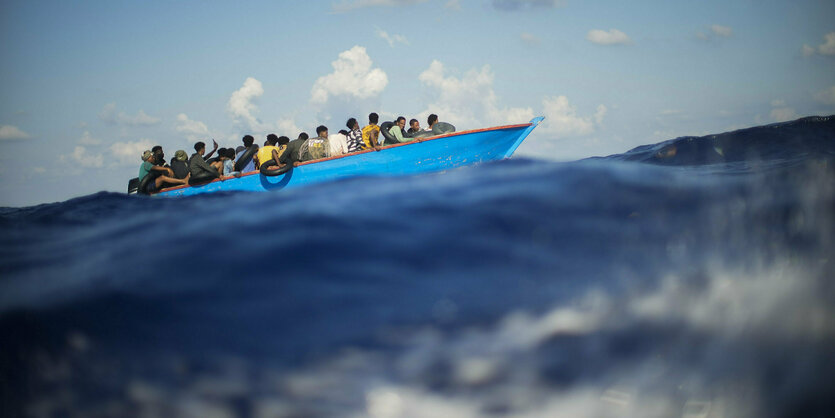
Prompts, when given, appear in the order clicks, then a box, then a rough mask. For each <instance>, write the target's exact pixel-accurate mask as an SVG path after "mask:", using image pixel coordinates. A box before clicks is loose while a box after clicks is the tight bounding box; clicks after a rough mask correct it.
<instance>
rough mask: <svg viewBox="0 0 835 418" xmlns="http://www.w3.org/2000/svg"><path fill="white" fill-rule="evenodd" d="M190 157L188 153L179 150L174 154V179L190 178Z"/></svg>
mask: <svg viewBox="0 0 835 418" xmlns="http://www.w3.org/2000/svg"><path fill="white" fill-rule="evenodd" d="M186 160H188V155H186V152H185V151H183V150H181V149H179V150H177V152H175V153H174V158H172V159H171V170H173V171H174V177H176V178H178V179H184V178H186V177H187V176H188V163H187V162H186Z"/></svg>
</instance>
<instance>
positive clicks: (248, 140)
mask: <svg viewBox="0 0 835 418" xmlns="http://www.w3.org/2000/svg"><path fill="white" fill-rule="evenodd" d="M242 140H243V143H244V145H243V146H239V147H238V149H237V152H236V155H235V160H239V159H240V158H241V156H242V155H244V153H246V151H247V150H248V149H249V147H251V146H252V144H253V143H254V142H255V138H253V137H252V135H244V137H243V139H242ZM250 171H255V161H254V159H250V160H249V162H248V163H246V165H245V166H243V168H242V169H241V172H243V173H249V172H250Z"/></svg>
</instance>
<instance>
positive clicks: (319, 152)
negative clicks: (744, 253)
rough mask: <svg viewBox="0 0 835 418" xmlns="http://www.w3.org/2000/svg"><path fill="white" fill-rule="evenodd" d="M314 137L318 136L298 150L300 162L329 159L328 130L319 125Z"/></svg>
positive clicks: (305, 142)
mask: <svg viewBox="0 0 835 418" xmlns="http://www.w3.org/2000/svg"><path fill="white" fill-rule="evenodd" d="M378 130H379V128H378ZM316 135H318V136H317V137H316V138H310V139H308V140H307V141H304V143H303V144H302V146H301V148H299V157H300V158H299V160H300V161H310V160H318V159H320V158H328V157H330V142H329V141H328V128H327V127H326V126H324V125H319V127H318V128H316Z"/></svg>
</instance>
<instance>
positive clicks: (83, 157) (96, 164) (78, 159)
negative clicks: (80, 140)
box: [61, 145, 104, 168]
mask: <svg viewBox="0 0 835 418" xmlns="http://www.w3.org/2000/svg"><path fill="white" fill-rule="evenodd" d="M61 161H64V162H70V163H71V164H75V165H77V166H79V167H83V168H101V167H102V166H103V165H104V155H102V154H94V153H91V152H88V151H87V148H85V147H82V146H81V145H77V146H76V147H75V149H73V152H72V153H70V154H68V155H62V156H61Z"/></svg>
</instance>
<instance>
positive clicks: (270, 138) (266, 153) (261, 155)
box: [252, 134, 283, 168]
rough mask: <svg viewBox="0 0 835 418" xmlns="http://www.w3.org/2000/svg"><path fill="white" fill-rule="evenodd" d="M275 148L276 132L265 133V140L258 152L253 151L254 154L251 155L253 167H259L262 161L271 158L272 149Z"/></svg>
mask: <svg viewBox="0 0 835 418" xmlns="http://www.w3.org/2000/svg"><path fill="white" fill-rule="evenodd" d="M276 149H278V136H276V134H269V135H267V142H265V143H264V146H263V147H261V148H260V149H259V150H258V152H256V153H255V156H253V157H252V159H253V160H255V168H261V166H262V165H263V164H264V163H266V162H267V161H269V160H272V159H273V150H276ZM282 151H283V150H282Z"/></svg>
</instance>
